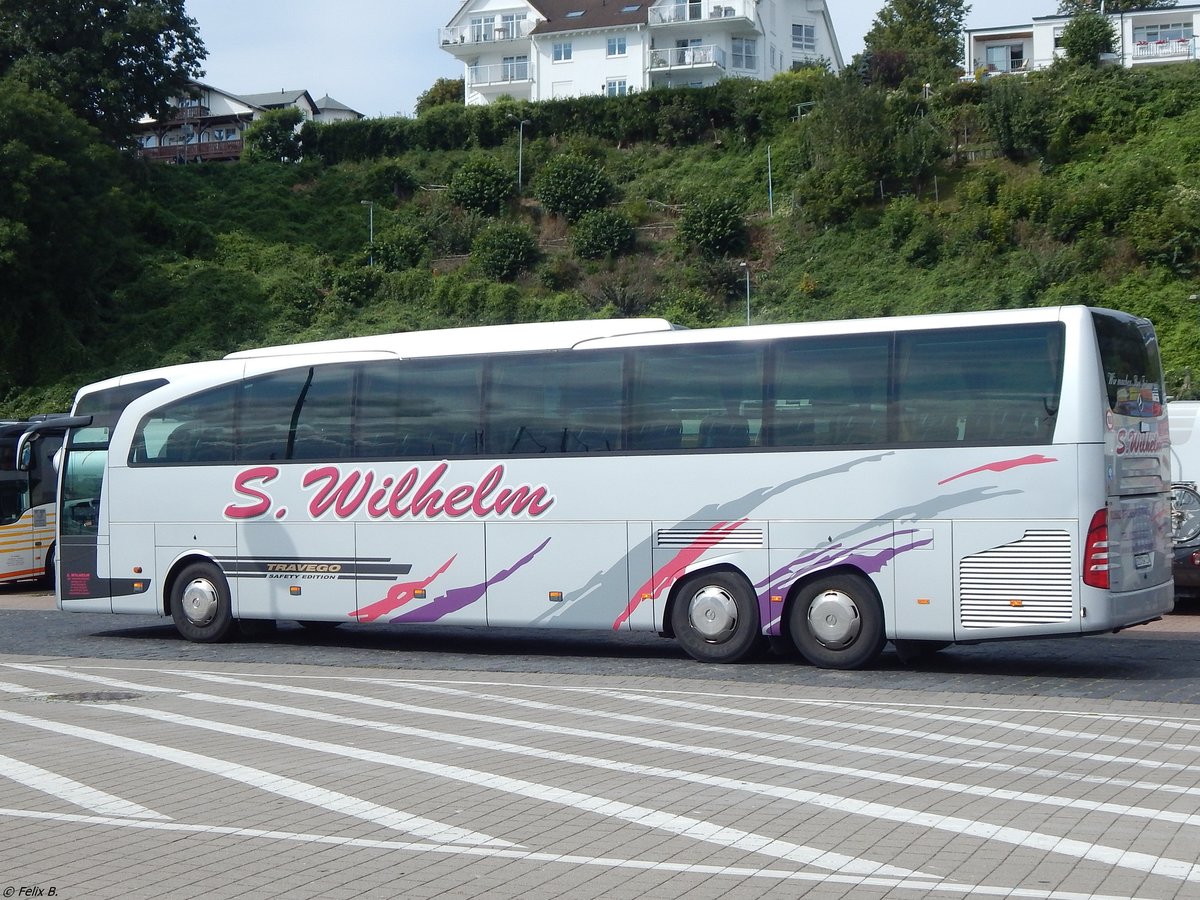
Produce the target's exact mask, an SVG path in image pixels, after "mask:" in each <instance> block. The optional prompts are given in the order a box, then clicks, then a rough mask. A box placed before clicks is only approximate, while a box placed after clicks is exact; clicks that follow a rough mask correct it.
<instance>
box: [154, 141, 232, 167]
mask: <svg viewBox="0 0 1200 900" xmlns="http://www.w3.org/2000/svg"><path fill="white" fill-rule="evenodd" d="M242 146H243V145H242V142H241V141H206V142H203V143H200V144H171V145H168V146H166V147H142V148H140V149H139V150H138V151H137V155H138V156H139V157H140V158H142V159H148V160H150V161H152V162H178V161H179V160H181V159H182V160H183V161H185V162H189V163H191V162H209V161H212V160H226V159H239V158H241V155H242Z"/></svg>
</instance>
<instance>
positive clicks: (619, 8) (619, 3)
mask: <svg viewBox="0 0 1200 900" xmlns="http://www.w3.org/2000/svg"><path fill="white" fill-rule="evenodd" d="M652 2H653V0H528V3H529V5H530V6H532V7H533V8H534V9H536V10H537V11H538V12H539V13H541V15H543V16H545V21H543V22H538V24H537V25H536V26H535V27H534V29H533V32H532V33H533V34H550V33H553V32H556V31H582V30H584V29H588V28H613V27H616V26H621V25H645V24H646V22H647V21H648V16H649V13H648V12H647V8H648V7H649V6H650V4H651V3H652ZM571 13H582V15H571Z"/></svg>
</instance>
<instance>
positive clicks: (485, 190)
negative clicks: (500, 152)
mask: <svg viewBox="0 0 1200 900" xmlns="http://www.w3.org/2000/svg"><path fill="white" fill-rule="evenodd" d="M513 187H514V179H513V175H512V173H511V172H506V171H505V170H504V169H503V168H502V167H501V166H500V164H499V163H498V162H496V160H495V159H493V158H492V157H490V156H475V157H472V158H471V159H469V160H467V161H466V162H465V163H463V165H462V166H461V167H460V168H459V170H458V171H457V172H455V173H454V177H453V178H451V179H450V191H449V194H450V199H451V201H453V202H454V203H455V204H457V205H458V206H461V207H462V208H463V209H473V210H476V211H478V212H482V213H487V214H488V215H495V214H496V213H498V212H499V211H500V209H501V207H502V206H504V204H505V202H507V200H508V198H509V197H510V196H511V195H512V192H513Z"/></svg>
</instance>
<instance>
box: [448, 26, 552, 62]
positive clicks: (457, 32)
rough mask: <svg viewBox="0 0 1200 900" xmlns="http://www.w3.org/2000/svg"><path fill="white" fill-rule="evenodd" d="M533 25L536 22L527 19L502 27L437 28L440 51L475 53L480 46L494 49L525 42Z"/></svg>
mask: <svg viewBox="0 0 1200 900" xmlns="http://www.w3.org/2000/svg"><path fill="white" fill-rule="evenodd" d="M535 25H537V22H534V21H531V20H529V19H522V20H517V21H513V22H505V23H504V24H502V25H496V24H492V23H487V24H484V25H478V24H476V25H456V26H454V27H453V28H439V29H438V40H439V41H441V44H442V49H443V50H445V51H447V52H449V53H454V54H458V53H459V52H462V53H477V52H478V51H479V48H480V47H481V46H486V47H494V46H495V45H497V44H505V43H511V42H513V41H524V40H527V39H528V38H529V32H531V31H533V28H534V26H535Z"/></svg>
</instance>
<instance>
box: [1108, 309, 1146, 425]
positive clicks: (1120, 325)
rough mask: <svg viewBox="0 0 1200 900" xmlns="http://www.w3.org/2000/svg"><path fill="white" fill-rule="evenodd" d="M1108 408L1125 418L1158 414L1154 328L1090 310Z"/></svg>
mask: <svg viewBox="0 0 1200 900" xmlns="http://www.w3.org/2000/svg"><path fill="white" fill-rule="evenodd" d="M1092 320H1093V321H1094V322H1095V323H1096V338H1097V340H1098V341H1099V343H1100V360H1101V363H1102V364H1103V366H1104V382H1105V384H1106V385H1107V386H1108V405H1109V408H1110V409H1112V411H1113V412H1115V413H1120V414H1121V415H1125V416H1141V417H1152V416H1159V415H1162V404H1163V374H1162V363H1161V361H1160V360H1159V355H1158V341H1157V339H1156V338H1155V336H1154V328H1153V326H1151V324H1150V323H1149V322H1147V321H1146V320H1145V319H1135V318H1134V317H1132V316H1127V315H1124V314H1122V313H1113V312H1107V311H1104V310H1095V309H1094V310H1092Z"/></svg>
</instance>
